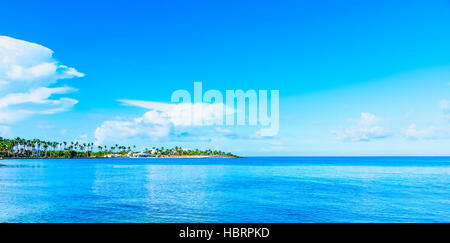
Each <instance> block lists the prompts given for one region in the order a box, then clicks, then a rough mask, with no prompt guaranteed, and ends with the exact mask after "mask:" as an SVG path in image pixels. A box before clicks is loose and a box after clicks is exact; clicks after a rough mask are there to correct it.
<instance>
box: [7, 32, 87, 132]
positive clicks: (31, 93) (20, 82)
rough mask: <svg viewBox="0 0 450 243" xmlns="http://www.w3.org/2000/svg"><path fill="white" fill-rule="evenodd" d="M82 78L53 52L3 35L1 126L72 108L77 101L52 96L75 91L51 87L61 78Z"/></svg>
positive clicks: (81, 74)
mask: <svg viewBox="0 0 450 243" xmlns="http://www.w3.org/2000/svg"><path fill="white" fill-rule="evenodd" d="M83 76H84V74H83V73H80V72H78V71H77V70H75V69H74V68H71V67H67V66H65V65H61V64H59V63H58V61H57V60H56V59H54V58H53V51H52V50H50V49H48V48H46V47H44V46H41V45H38V44H34V43H30V42H26V41H23V40H17V39H13V38H10V37H7V36H0V123H3V124H7V123H12V122H15V121H18V120H21V119H25V118H27V117H29V116H31V115H36V114H53V113H57V112H62V111H66V110H69V109H71V108H72V107H73V106H74V105H75V104H76V103H78V101H77V100H74V99H70V98H65V97H63V98H59V99H51V97H52V96H53V95H60V94H66V93H69V92H73V91H75V89H73V88H70V87H53V88H50V87H48V86H49V85H51V84H54V83H56V82H57V81H58V80H59V79H67V78H74V77H83Z"/></svg>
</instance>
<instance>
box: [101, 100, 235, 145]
mask: <svg viewBox="0 0 450 243" xmlns="http://www.w3.org/2000/svg"><path fill="white" fill-rule="evenodd" d="M119 101H120V102H122V103H123V104H125V105H130V106H137V107H142V108H146V109H148V110H149V111H147V112H146V113H144V115H142V116H140V117H135V118H131V119H116V120H111V121H105V122H104V123H103V124H102V125H101V126H100V127H98V128H97V129H96V130H95V134H94V135H95V139H96V144H103V143H104V142H105V141H112V140H119V139H124V138H132V137H138V136H139V137H146V138H150V139H153V140H159V139H162V138H167V137H176V138H180V137H186V136H194V134H195V136H199V137H202V136H203V135H208V134H209V135H210V134H219V135H221V136H230V137H231V136H233V133H232V132H231V131H229V130H226V129H222V128H218V127H214V128H213V126H212V125H215V124H220V122H221V120H222V119H224V113H223V112H227V113H226V114H228V115H230V114H232V112H230V110H229V109H228V110H227V109H225V105H224V104H207V103H203V104H192V103H184V104H168V103H160V102H150V101H137V100H119ZM205 126H208V127H210V129H208V130H207V131H206V130H205ZM198 128H202V129H201V130H199V129H198Z"/></svg>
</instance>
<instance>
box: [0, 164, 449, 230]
mask: <svg viewBox="0 0 450 243" xmlns="http://www.w3.org/2000/svg"><path fill="white" fill-rule="evenodd" d="M0 164H4V165H6V166H0V222H450V158H449V157H332V158H331V157H327V158H326V157H324V158H318V157H314V158H294V157H291V158H266V157H265V158H243V159H78V160H59V159H55V160H0Z"/></svg>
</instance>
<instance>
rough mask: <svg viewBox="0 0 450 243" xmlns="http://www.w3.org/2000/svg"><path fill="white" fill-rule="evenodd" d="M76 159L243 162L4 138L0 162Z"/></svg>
mask: <svg viewBox="0 0 450 243" xmlns="http://www.w3.org/2000/svg"><path fill="white" fill-rule="evenodd" d="M33 158H39V159H76V158H239V156H236V155H234V154H232V153H225V152H223V151H220V150H219V151H218V150H211V149H208V150H199V149H195V150H192V149H186V148H181V147H175V148H164V147H162V148H155V147H153V148H151V149H148V148H146V149H144V150H143V151H136V146H122V145H119V144H115V145H114V146H110V147H108V146H95V145H94V143H79V142H66V141H64V142H49V141H43V140H40V139H32V140H27V139H22V138H16V139H5V138H2V137H0V159H33Z"/></svg>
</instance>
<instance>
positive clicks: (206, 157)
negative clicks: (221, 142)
mask: <svg viewBox="0 0 450 243" xmlns="http://www.w3.org/2000/svg"><path fill="white" fill-rule="evenodd" d="M237 158H242V157H240V156H214V155H213V156H210V155H192V156H189V155H187V156H160V157H145V158H134V157H116V158H110V157H87V158H36V157H10V158H5V157H0V160H9V159H237ZM0 166H5V165H3V164H0Z"/></svg>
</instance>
